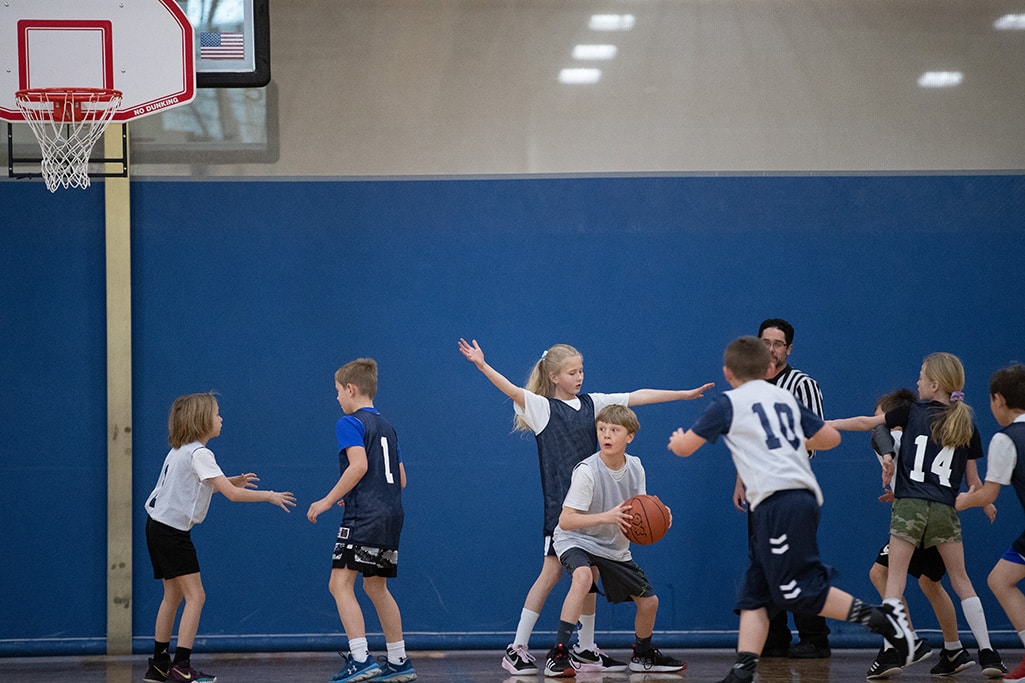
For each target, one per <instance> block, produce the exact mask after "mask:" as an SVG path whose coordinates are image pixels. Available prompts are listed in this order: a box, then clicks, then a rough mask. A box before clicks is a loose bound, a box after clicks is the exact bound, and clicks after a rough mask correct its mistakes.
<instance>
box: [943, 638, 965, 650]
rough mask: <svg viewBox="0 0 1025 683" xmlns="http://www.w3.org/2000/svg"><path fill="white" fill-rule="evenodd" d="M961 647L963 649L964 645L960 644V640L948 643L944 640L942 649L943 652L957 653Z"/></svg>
mask: <svg viewBox="0 0 1025 683" xmlns="http://www.w3.org/2000/svg"><path fill="white" fill-rule="evenodd" d="M963 647H964V645H962V644H961V639H960V638H958V639H957V640H950V641H948V640H944V641H943V649H944V650H949V651H950V652H957V651H958V650H960V649H961V648H963Z"/></svg>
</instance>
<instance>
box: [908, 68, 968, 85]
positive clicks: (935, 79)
mask: <svg viewBox="0 0 1025 683" xmlns="http://www.w3.org/2000/svg"><path fill="white" fill-rule="evenodd" d="M962 80H964V74H962V73H961V72H960V71H926V72H925V73H924V74H922V75H921V76H919V77H918V86H919V87H920V88H953V87H954V86H956V85H961V81H962Z"/></svg>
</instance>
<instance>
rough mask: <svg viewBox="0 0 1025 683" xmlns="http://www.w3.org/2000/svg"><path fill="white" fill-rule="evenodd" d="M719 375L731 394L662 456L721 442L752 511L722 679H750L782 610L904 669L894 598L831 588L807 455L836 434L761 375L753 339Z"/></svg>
mask: <svg viewBox="0 0 1025 683" xmlns="http://www.w3.org/2000/svg"><path fill="white" fill-rule="evenodd" d="M723 360H724V367H723V374H724V375H725V377H726V381H727V382H729V384H730V386H731V387H732V389H731V390H730V391H727V392H725V393H724V394H722V395H720V396H718V397H717V398H715V399H713V401H712V405H710V406H709V407H708V408H707V409H706V410H705V412H704V413H702V414H701V416H700V417H699V418H698V420H697V422H695V423H694V426H693V427H692V428H691V429H690V430H688V431H686V432H685V431H684V430H683V429H677V430H676V431H675V432H674V433H673V435H672V437H671V438H670V439H669V450H671V451H672V452H673V453H675V454H676V455H678V456H681V457H687V456H689V455H691V454H693V453H694V452H695V451H696V450H698V449H699V448H701V446H703V445H704V444H705V443H706V442H708V441H712V442H715V441H716V440H717V439H718V438H719V436H723V437H724V439H725V441H726V444H727V446H729V448H730V452H731V454H732V456H733V463H734V465H735V466H736V468H737V472H738V474H739V475H740V478H741V480H742V481H743V483H744V486H745V487H746V490H747V499H748V504H749V505H750V508H751V540H750V547H749V552H750V565H749V566H748V569H747V572H746V574H745V576H744V581H743V584H742V586H741V591H740V597H739V599H738V601H737V609H738V611H739V612H740V635H739V637H738V640H737V660H736V663H734V665H733V668H732V669H730V672H729V674H728V675H727V676H726V678H724V679H722V680H721V681H720V683H749V682H750V681H752V680H753V679H754V673H755V668H756V666H757V664H758V657H759V656H760V654H761V651H762V648H763V647H764V645H765V639H766V637H767V636H768V633H769V613H770V610H771V611H772V612H776V611H778V610H781V609H786V610H790V611H795V612H807V613H811V614H818V615H821V616H824V617H829V618H832V619H843V620H846V621H851V622H856V623H860V624H863V625H865V626H867V627H868V628H869V629H870V630H871V631H873V632H875V633H879V634H882V635H883V636H884V637H885V638H887V639H888V640H890V642H891V643H893V644H894V645H895V647H897V649H898V651H899V652H900V654H901V658H902V661H905V662H906V663H910V660H911V656H912V654H913V649H912V648H913V647H914V633H913V632H912V631H911V629H910V627H909V626H908V623H907V619H906V617H905V616H904V610H903V606H901V605H900V601H896V604H892V603H885V604H883V605H867V604H865V603H863V602H862V601H861V600H858V599H857V598H855V597H853V596H851V595H850V594H848V593H845V592H844V591H842V590H840V589H838V588H836V587H834V586H832V585H831V584H830V572H829V570H828V569H827V567H826V566H825V565H823V564H822V562H821V560H820V559H819V551H818V541H817V539H816V534H817V532H818V523H819V506H820V505H822V490H821V489H820V488H819V485H818V481H817V480H816V479H815V475H814V474H813V473H812V471H811V465H810V464H809V461H808V454H807V451H808V450H809V449H811V450H827V449H830V448H833V447H835V446H836V445H837V444H839V443H840V434H839V432H837V431H836V430H835V429H833V428H832V427H829V426H827V425H826V424H825V423H824V422H823V421H822V418H820V417H819V416H818V415H815V414H814V413H813V412H811V411H810V410H808V408H806V407H805V406H804V405H803V404H801V403H800V402H798V401H797V399H796V398H794V396H793V394H791V393H790V392H788V391H785V390H783V389H780V388H779V387H776V386H773V385H772V384H770V383H769V382H767V381H765V380H764V379H763V378H764V377H765V376H766V373H767V371H768V368H769V350H768V349H767V348H766V346H765V344H764V343H763V342H762V341H761V340H760V339H758V338H757V337H740V338H739V339H736V340H734V341H733V342H731V343H730V344H729V346H727V347H726V352H725V354H724V356H723Z"/></svg>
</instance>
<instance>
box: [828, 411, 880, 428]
mask: <svg viewBox="0 0 1025 683" xmlns="http://www.w3.org/2000/svg"><path fill="white" fill-rule="evenodd" d="M885 423H886V416H885V415H864V416H862V417H845V418H841V419H839V420H826V424H827V425H828V426H830V427H832V428H833V429H839V430H841V431H845V432H867V431H868V430H870V429H872V428H873V427H875V426H876V425H881V424H885Z"/></svg>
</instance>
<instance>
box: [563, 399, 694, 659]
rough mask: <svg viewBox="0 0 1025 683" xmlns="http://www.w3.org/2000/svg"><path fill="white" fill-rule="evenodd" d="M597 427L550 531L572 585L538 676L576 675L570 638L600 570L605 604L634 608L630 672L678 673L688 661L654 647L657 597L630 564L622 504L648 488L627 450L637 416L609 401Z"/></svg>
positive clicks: (627, 523) (625, 507)
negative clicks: (592, 449)
mask: <svg viewBox="0 0 1025 683" xmlns="http://www.w3.org/2000/svg"><path fill="white" fill-rule="evenodd" d="M595 424H596V429H597V432H598V448H599V451H598V452H597V453H595V454H594V455H592V456H590V457H588V458H585V459H584V460H582V461H581V462H580V463H579V464H577V466H576V467H575V468H574V470H573V478H572V480H571V483H570V486H569V492H568V493H567V494H566V500H565V502H564V504H563V508H562V514H561V515H560V516H559V525H558V526H557V527H555V534H554V535H553V543H554V545H555V552H556V553H558V555H559V561H560V562H561V563H562V566H563V567H565V568H566V571H568V572H569V573H570V575H571V577H572V584H571V585H570V589H569V592H568V593H567V594H566V599H565V600H564V601H563V603H562V613H561V614H560V617H559V630H558V635H557V636H556V642H555V647H553V648H552V649H551V650H549V652H548V657H547V660H546V662H545V671H544V675H545V676H553V677H560V678H561V677H570V676H575V675H576V669H575V668H574V666H573V664H572V662H571V661H570V656H569V639H570V636H571V635H572V634H573V630H574V629H575V628H576V624H577V620H578V619H579V618H580V613H581V612H582V610H583V605H584V598H585V597H586V596H587V594H588V593H589V592H590V591H591V588H592V586H593V585H594V582H595V580H596V578H597V575H598V574H600V575H601V582H602V587H603V588H604V589H605V597H606V598H607V599H608V601H609V602H626V601H627V600H633V601H634V603H635V604H636V605H637V616H636V618H635V620H634V630H635V632H636V636H637V640H636V642H635V643H634V646H633V657H631V659H630V664H629V667H630V670H631V671H658V672H663V671H680V670H681V669H684V668H686V666H687V665H686V664H684V663H683V662H681V661H679V660H676V659H673V658H672V657H667V656H666V655H663V654H662V653H661V652H659V651H658V650H656V649H655V648H654V647H652V644H651V634H652V632H653V631H654V628H655V613H656V612H657V611H658V596H656V595H655V592H654V590H653V589H652V587H651V584H650V583H648V579H647V578H646V577H645V576H644V572H643V571H641V568H640V567H638V566H637V565H636V564H635V563H634V561H633V558H632V556H631V554H630V541H628V540H627V538H626V536H625V535H624V533H623V532H624V530H625V529H628V528H629V527H630V519H631V514H630V512H629V510H630V506H629V505H624V501H626V500H627V499H628V498H632V497H633V496H636V495H640V494H644V493H646V491H645V477H644V467H643V465H641V461H640V459H639V458H637V457H635V456H632V455H629V454H627V452H626V447H627V445H628V444H629V443H630V442H631V441H633V439H634V435H635V434H636V433H637V430H638V428H639V427H640V424H639V422H638V421H637V415H636V414H635V413H634V411H632V410H630V409H629V408H628V407H626V406H625V405H619V404H613V405H609V406H606V407H605V408H602V410H601V411H600V412H599V413H598V415H597V416H596V417H595ZM622 668H624V669H625V668H626V667H625V666H624V667H622ZM606 671H609V669H606Z"/></svg>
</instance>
